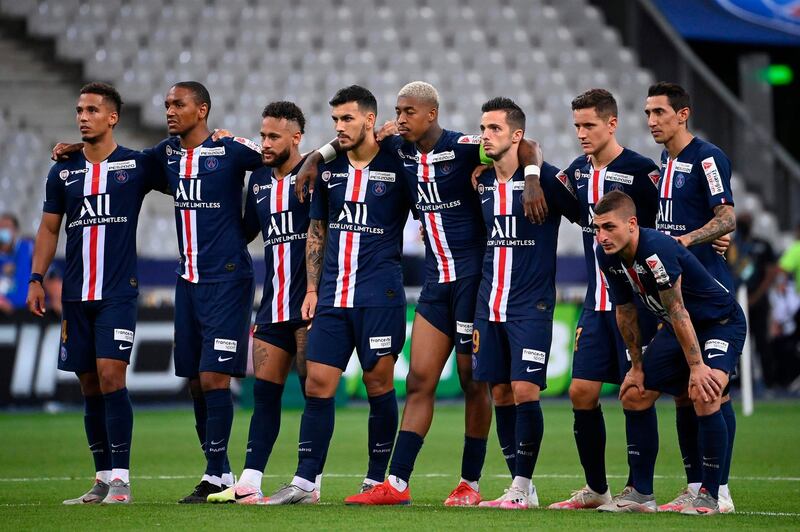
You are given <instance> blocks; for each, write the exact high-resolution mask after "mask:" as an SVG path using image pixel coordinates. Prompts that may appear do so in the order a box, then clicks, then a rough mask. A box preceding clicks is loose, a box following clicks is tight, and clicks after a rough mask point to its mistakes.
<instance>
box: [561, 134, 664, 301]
mask: <svg viewBox="0 0 800 532" xmlns="http://www.w3.org/2000/svg"><path fill="white" fill-rule="evenodd" d="M564 173H565V175H566V178H567V179H569V180H570V182H571V183H572V186H573V187H574V188H575V192H576V194H577V196H578V202H579V204H580V222H579V223H580V226H581V230H582V231H583V255H584V258H585V259H586V273H587V277H588V286H587V287H586V297H585V298H584V300H583V307H584V308H586V309H589V310H613V306H612V304H611V300H610V298H609V297H608V293H607V292H606V288H605V284H604V283H603V280H602V276H603V273H602V272H601V271H600V269H599V268H598V266H597V262H596V261H595V248H596V247H597V242H596V240H595V237H594V235H595V233H594V228H593V227H592V219H593V218H594V206H595V205H596V204H597V202H598V201H600V198H602V197H603V194H605V193H606V192H609V191H611V190H621V191H622V192H624V193H626V194H627V195H629V196H630V197H631V198H633V202H634V203H635V204H636V214H637V218H638V219H639V225H640V226H642V227H655V223H656V214H657V212H658V189H657V188H656V183H658V178H659V174H658V165H656V163H654V162H653V161H652V160H651V159H648V158H647V157H645V156H643V155H639V154H638V153H636V152H635V151H631V150H629V149H628V148H623V150H622V153H620V154H619V156H617V158H616V159H614V160H613V161H611V163H609V164H608V165H607V166H606V167H605V168H594V167H593V166H592V163H591V162H590V160H589V157H587V156H586V155H582V156H580V157H578V158H577V159H575V160H574V161H573V162H572V164H570V165H569V167H567V169H566V170H565V171H564ZM563 179H564V178H562V180H563Z"/></svg>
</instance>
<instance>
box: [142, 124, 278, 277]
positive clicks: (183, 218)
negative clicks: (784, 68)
mask: <svg viewBox="0 0 800 532" xmlns="http://www.w3.org/2000/svg"><path fill="white" fill-rule="evenodd" d="M145 151H146V152H148V153H150V154H152V155H153V156H154V157H156V158H157V159H158V160H159V162H161V164H162V166H163V168H164V169H165V173H166V175H167V180H168V182H169V190H170V192H171V193H172V195H173V197H174V198H175V227H176V229H177V230H178V250H179V251H180V264H179V265H178V269H177V273H178V275H180V276H181V277H183V278H184V279H186V280H187V281H189V282H190V283H211V282H218V281H227V280H232V279H243V278H247V277H252V276H253V263H252V260H251V259H250V254H249V253H248V252H247V242H246V241H245V237H244V227H243V224H242V187H243V186H244V174H245V172H246V171H247V170H256V169H258V168H261V166H263V163H262V162H261V150H260V149H259V147H258V145H257V144H256V143H255V142H252V141H251V140H248V139H244V138H241V137H235V138H230V137H228V138H223V139H220V140H218V141H216V142H215V141H213V140H211V137H209V138H207V139H206V140H205V141H203V143H202V144H200V145H199V146H197V147H196V148H181V145H180V139H179V138H178V137H170V138H168V139H165V140H163V141H161V142H160V143H159V144H158V145H157V146H156V147H155V148H150V149H148V150H145Z"/></svg>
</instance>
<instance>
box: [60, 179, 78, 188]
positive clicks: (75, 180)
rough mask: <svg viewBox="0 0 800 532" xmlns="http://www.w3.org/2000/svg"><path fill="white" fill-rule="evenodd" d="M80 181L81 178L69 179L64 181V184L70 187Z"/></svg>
mask: <svg viewBox="0 0 800 532" xmlns="http://www.w3.org/2000/svg"><path fill="white" fill-rule="evenodd" d="M78 181H80V179H73V180H72V181H67V182H65V183H64V186H65V187H68V186H70V185H71V184H73V183H77V182H78Z"/></svg>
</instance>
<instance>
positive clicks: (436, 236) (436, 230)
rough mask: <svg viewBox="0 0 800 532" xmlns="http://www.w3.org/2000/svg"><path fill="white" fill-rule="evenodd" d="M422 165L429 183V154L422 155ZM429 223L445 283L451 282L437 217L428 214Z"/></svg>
mask: <svg viewBox="0 0 800 532" xmlns="http://www.w3.org/2000/svg"><path fill="white" fill-rule="evenodd" d="M419 162H420V164H422V179H423V180H424V181H425V182H426V183H428V182H429V181H430V179H429V178H430V168H429V167H428V154H427V153H423V154H421V155H420V159H419ZM428 222H429V223H430V226H431V236H432V237H433V244H434V246H435V247H436V253H437V254H438V255H439V260H440V261H441V262H442V270H443V273H444V282H446V283H449V282H450V265H449V264H448V262H447V254H446V253H445V252H444V246H442V237H441V236H440V235H439V228H438V227H436V215H435V214H434V213H432V212H429V213H428Z"/></svg>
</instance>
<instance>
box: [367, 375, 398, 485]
mask: <svg viewBox="0 0 800 532" xmlns="http://www.w3.org/2000/svg"><path fill="white" fill-rule="evenodd" d="M397 421H398V415H397V396H396V394H395V391H394V390H391V391H389V392H386V393H384V394H381V395H378V396H375V397H369V422H368V438H369V444H368V445H369V468H368V470H367V476H366V478H365V482H368V481H369V482H368V483H370V484H380V483H381V482H383V480H384V477H385V476H386V468H387V466H388V465H389V458H390V457H391V456H392V446H393V444H394V438H395V435H396V434H397Z"/></svg>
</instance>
